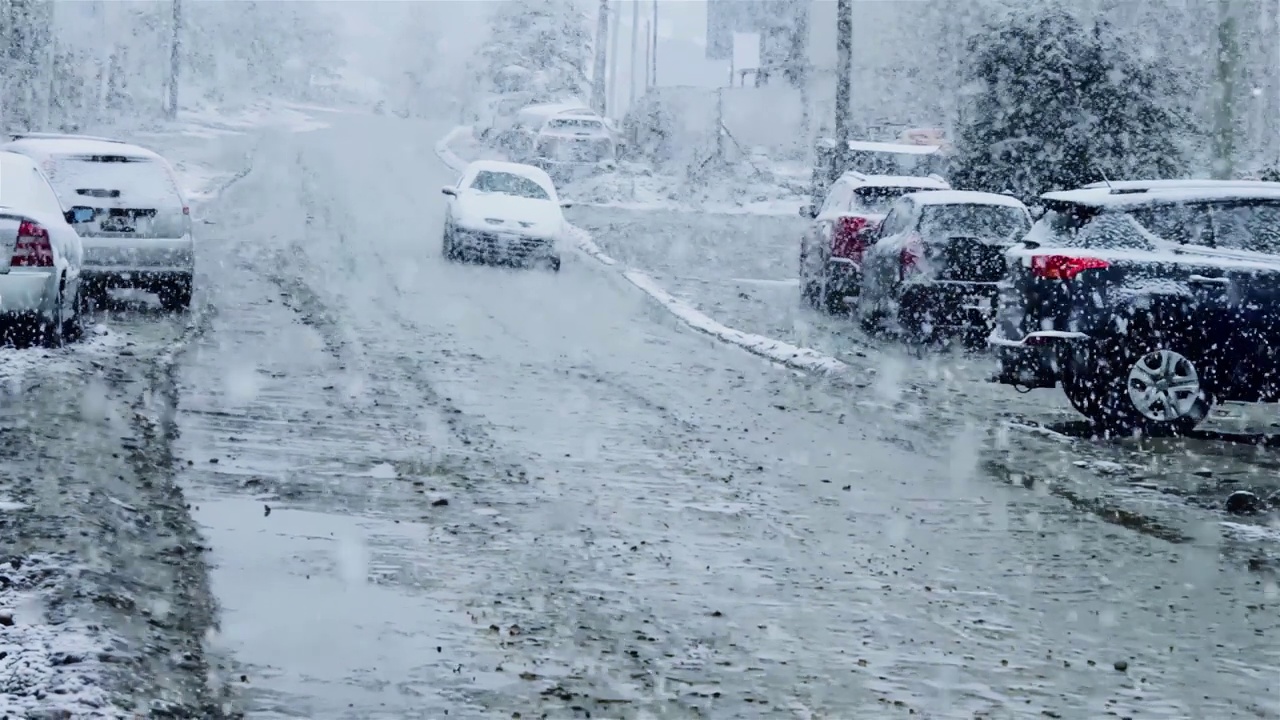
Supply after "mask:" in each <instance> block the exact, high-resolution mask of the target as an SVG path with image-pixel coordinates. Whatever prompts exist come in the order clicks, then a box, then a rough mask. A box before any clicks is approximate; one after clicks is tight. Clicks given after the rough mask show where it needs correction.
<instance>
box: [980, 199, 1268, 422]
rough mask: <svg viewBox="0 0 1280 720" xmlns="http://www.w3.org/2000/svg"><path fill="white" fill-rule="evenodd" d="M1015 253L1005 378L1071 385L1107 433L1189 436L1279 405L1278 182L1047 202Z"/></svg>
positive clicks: (1006, 288)
mask: <svg viewBox="0 0 1280 720" xmlns="http://www.w3.org/2000/svg"><path fill="white" fill-rule="evenodd" d="M1042 200H1043V201H1044V207H1045V208H1046V212H1045V214H1044V216H1043V217H1041V218H1040V219H1039V220H1038V221H1037V222H1036V224H1035V225H1034V226H1033V227H1032V229H1031V230H1030V232H1028V233H1027V235H1026V237H1025V238H1024V239H1023V241H1022V242H1021V243H1020V244H1019V245H1017V246H1015V247H1014V248H1012V249H1010V250H1009V251H1008V252H1007V253H1006V255H1005V260H1006V273H1005V277H1004V280H1003V281H1002V282H1001V283H1000V290H999V299H998V302H997V310H996V322H995V330H994V332H993V333H992V335H991V337H990V338H989V339H988V342H989V344H990V345H991V346H992V347H993V348H994V349H995V351H996V354H997V357H998V359H999V361H1000V372H999V375H998V376H997V380H998V381H999V382H1002V383H1005V384H1008V385H1014V386H1017V387H1019V388H1023V389H1029V388H1052V387H1055V386H1057V385H1059V384H1060V385H1061V386H1062V388H1063V390H1064V391H1065V392H1066V395H1067V398H1068V399H1069V400H1070V402H1071V404H1072V406H1074V407H1075V408H1076V409H1077V410H1078V411H1080V412H1081V413H1082V414H1084V415H1085V416H1086V417H1088V418H1090V419H1091V420H1093V421H1094V422H1095V423H1096V424H1098V425H1100V426H1102V427H1103V428H1104V429H1106V430H1110V431H1121V432H1135V431H1136V432H1141V433H1144V434H1180V433H1184V432H1186V431H1189V430H1190V429H1191V428H1193V427H1195V426H1196V424H1198V423H1199V422H1200V421H1201V420H1203V419H1204V418H1205V417H1206V416H1207V415H1208V413H1209V409H1210V408H1211V407H1212V405H1213V404H1214V403H1217V402H1275V401H1280V183H1270V182H1258V181H1210V180H1178V181H1131V182H1118V183H1098V184H1096V185H1091V186H1087V187H1084V188H1081V189H1078V190H1070V191H1065V192H1051V193H1046V194H1045V195H1043V196H1042Z"/></svg>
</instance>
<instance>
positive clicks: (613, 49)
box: [605, 0, 622, 118]
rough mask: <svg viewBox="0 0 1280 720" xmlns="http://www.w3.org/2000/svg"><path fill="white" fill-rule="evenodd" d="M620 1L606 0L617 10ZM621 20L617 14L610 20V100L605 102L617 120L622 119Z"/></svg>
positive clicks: (607, 108)
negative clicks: (619, 84) (620, 105)
mask: <svg viewBox="0 0 1280 720" xmlns="http://www.w3.org/2000/svg"><path fill="white" fill-rule="evenodd" d="M618 1H619V0H606V2H609V3H610V4H612V5H613V8H614V9H615V10H616V9H617V7H618ZM621 19H622V18H621V16H619V15H618V14H617V13H616V12H615V13H613V14H612V16H611V17H610V18H609V92H608V95H609V98H608V100H607V101H606V102H605V106H606V107H605V109H606V110H607V111H608V112H609V113H610V114H611V115H612V117H615V118H616V117H620V116H619V115H618V101H619V100H621V99H622V96H621V95H619V94H618V55H620V54H621V53H619V52H618V28H619V27H621V25H622V23H620V22H619V20H621Z"/></svg>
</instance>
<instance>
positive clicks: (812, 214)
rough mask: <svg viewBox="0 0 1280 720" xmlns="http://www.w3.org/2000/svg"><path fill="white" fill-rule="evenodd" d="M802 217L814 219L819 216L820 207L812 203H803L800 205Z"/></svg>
mask: <svg viewBox="0 0 1280 720" xmlns="http://www.w3.org/2000/svg"><path fill="white" fill-rule="evenodd" d="M800 217H802V218H809V219H810V220H812V219H814V218H816V217H818V209H817V208H815V207H814V206H812V205H802V206H800Z"/></svg>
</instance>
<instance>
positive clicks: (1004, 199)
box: [903, 190, 1027, 210]
mask: <svg viewBox="0 0 1280 720" xmlns="http://www.w3.org/2000/svg"><path fill="white" fill-rule="evenodd" d="M903 197H909V198H911V200H912V201H914V202H915V203H916V204H918V205H1003V206H1004V207H1012V208H1021V209H1023V210H1025V209H1026V207H1027V206H1026V205H1023V204H1022V201H1021V200H1019V199H1018V198H1015V197H1009V196H1008V195H1001V194H999V193H989V192H978V191H977V190H930V191H929V192H919V193H911V194H909V195H904V196H903Z"/></svg>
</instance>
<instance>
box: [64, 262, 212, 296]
mask: <svg viewBox="0 0 1280 720" xmlns="http://www.w3.org/2000/svg"><path fill="white" fill-rule="evenodd" d="M192 275H193V273H192V270H191V269H190V268H187V269H181V270H169V269H163V270H152V269H147V270H134V269H130V268H122V267H96V268H93V267H86V268H84V270H82V271H81V273H80V276H81V277H82V278H83V281H84V283H85V284H87V285H89V286H91V287H94V288H96V289H106V288H137V289H140V290H147V291H151V292H156V291H157V290H159V289H161V288H166V287H171V286H173V285H176V284H180V283H190V282H191V278H192Z"/></svg>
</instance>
